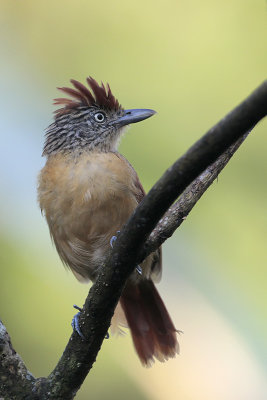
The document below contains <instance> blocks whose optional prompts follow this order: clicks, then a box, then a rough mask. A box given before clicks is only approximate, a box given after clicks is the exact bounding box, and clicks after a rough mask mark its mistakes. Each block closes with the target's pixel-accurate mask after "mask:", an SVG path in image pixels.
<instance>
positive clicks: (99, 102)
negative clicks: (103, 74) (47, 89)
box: [54, 76, 122, 115]
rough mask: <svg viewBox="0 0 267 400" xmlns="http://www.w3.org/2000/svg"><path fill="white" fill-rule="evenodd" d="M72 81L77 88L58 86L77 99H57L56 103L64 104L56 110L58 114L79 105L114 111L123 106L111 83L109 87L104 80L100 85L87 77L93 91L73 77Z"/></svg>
mask: <svg viewBox="0 0 267 400" xmlns="http://www.w3.org/2000/svg"><path fill="white" fill-rule="evenodd" d="M70 82H71V83H72V85H73V86H74V88H75V89H72V88H68V87H62V88H58V90H61V91H62V92H63V93H65V94H67V95H68V96H70V97H72V98H74V99H75V100H72V99H68V98H57V99H55V103H54V104H56V105H57V104H60V105H63V107H62V108H60V109H58V110H56V111H55V112H56V114H57V115H60V114H64V113H65V112H68V111H70V110H71V109H73V108H76V107H79V106H88V107H90V106H99V107H102V108H105V109H108V110H114V111H117V110H119V109H121V108H122V107H121V106H120V104H119V102H118V100H117V99H116V98H115V97H114V95H113V94H112V92H111V89H110V86H109V84H107V87H105V85H104V84H103V82H102V83H101V85H99V84H98V83H97V81H96V80H95V79H93V78H92V77H91V76H90V77H88V78H87V83H88V85H89V87H90V88H91V91H92V92H91V91H90V90H89V89H88V88H87V87H86V86H84V85H83V84H82V83H81V82H78V81H76V80H75V79H71V80H70Z"/></svg>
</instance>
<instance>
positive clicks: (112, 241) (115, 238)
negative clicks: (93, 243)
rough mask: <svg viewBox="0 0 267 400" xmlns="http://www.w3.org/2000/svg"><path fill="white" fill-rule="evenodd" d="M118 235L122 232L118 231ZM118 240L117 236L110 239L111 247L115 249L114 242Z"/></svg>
mask: <svg viewBox="0 0 267 400" xmlns="http://www.w3.org/2000/svg"><path fill="white" fill-rule="evenodd" d="M117 233H120V231H117ZM116 240H117V236H112V238H111V239H110V242H109V244H110V247H111V248H112V249H113V244H114V242H115V241H116Z"/></svg>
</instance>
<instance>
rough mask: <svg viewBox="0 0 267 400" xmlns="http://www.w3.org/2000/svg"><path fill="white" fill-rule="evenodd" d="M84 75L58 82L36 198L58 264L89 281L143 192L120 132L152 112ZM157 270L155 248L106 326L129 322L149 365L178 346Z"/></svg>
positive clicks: (165, 357) (115, 329)
mask: <svg viewBox="0 0 267 400" xmlns="http://www.w3.org/2000/svg"><path fill="white" fill-rule="evenodd" d="M86 80H87V85H84V84H82V83H81V82H79V81H77V80H75V79H71V80H70V82H71V84H72V87H60V88H57V89H59V90H60V91H61V92H63V93H64V96H65V97H60V98H57V99H55V102H54V104H55V105H56V106H59V108H58V109H57V110H56V111H55V116H54V121H53V123H51V124H50V125H49V126H48V128H47V130H46V133H45V141H44V147H43V154H42V155H43V156H44V157H46V163H45V165H44V167H43V168H42V170H41V171H40V174H39V178H38V200H39V205H40V208H41V210H42V213H43V214H44V216H45V218H46V221H47V224H48V227H49V231H50V235H51V238H52V241H53V243H54V245H55V247H56V249H57V252H58V254H59V257H60V258H61V260H62V262H63V264H64V265H65V266H67V267H68V268H70V269H71V271H72V272H73V274H74V276H75V277H76V278H77V279H78V280H79V281H81V282H87V281H92V282H95V280H96V278H97V276H98V273H99V271H100V269H101V265H102V264H103V263H104V261H105V259H106V257H107V256H108V254H109V253H110V251H111V246H112V242H113V240H114V239H116V233H117V232H118V231H120V229H121V228H122V227H123V225H124V224H125V223H126V222H127V220H128V219H129V217H130V216H131V214H132V213H133V211H134V210H135V208H136V207H137V206H138V204H139V203H140V202H141V201H142V199H143V198H144V196H145V191H144V189H143V187H142V184H141V182H140V180H139V178H138V175H137V173H136V171H135V170H134V168H133V167H132V165H131V164H130V163H129V161H128V160H127V159H126V158H125V157H124V156H123V155H122V154H120V153H119V152H118V146H119V141H120V138H121V137H122V135H123V133H124V131H125V128H126V127H127V126H128V125H130V124H133V123H137V122H139V121H143V120H145V119H147V118H149V117H151V116H153V115H154V114H155V111H154V110H150V109H126V110H125V109H124V108H123V107H122V106H121V105H120V104H119V101H118V100H117V99H116V98H115V96H114V95H113V93H112V91H111V89H110V86H109V84H106V85H104V84H103V82H101V84H99V83H98V82H97V81H96V80H95V79H93V78H92V77H91V76H89V77H88V78H87V79H86ZM66 95H67V97H66ZM161 271H162V255H161V248H159V249H158V250H157V251H155V252H154V253H152V254H150V255H149V256H148V257H147V258H146V259H145V260H144V261H143V262H142V263H141V264H140V265H139V266H137V268H136V270H135V271H134V272H133V273H132V274H131V275H130V277H129V278H128V280H127V282H126V284H125V287H124V289H123V292H122V294H121V297H120V300H119V303H118V305H117V307H116V309H115V312H114V315H113V318H112V321H111V327H110V330H111V333H112V334H115V333H120V332H123V329H124V328H125V327H126V328H129V329H130V332H131V336H132V340H133V344H134V347H135V350H136V352H137V355H138V356H139V359H140V361H141V363H142V364H143V365H144V366H147V367H149V366H151V365H152V364H153V363H154V361H155V360H156V359H157V360H159V361H161V362H163V361H166V360H168V359H169V358H173V357H175V356H176V354H178V353H179V343H178V340H177V333H179V331H177V329H176V328H175V326H174V324H173V322H172V320H171V317H170V315H169V313H168V311H167V309H166V307H165V305H164V303H163V301H162V299H161V297H160V295H159V293H158V291H157V289H156V287H155V283H157V282H158V281H159V280H160V279H161ZM78 333H79V332H78Z"/></svg>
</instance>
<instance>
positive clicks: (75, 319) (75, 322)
mask: <svg viewBox="0 0 267 400" xmlns="http://www.w3.org/2000/svg"><path fill="white" fill-rule="evenodd" d="M73 307H74V308H76V310H79V312H77V314H75V315H74V317H73V318H72V321H71V326H72V329H73V330H74V331H76V332H77V333H78V335H79V336H81V338H82V339H83V340H85V337H84V335H83V334H82V331H81V328H80V324H79V318H80V314H81V311H82V309H81V308H80V307H78V306H76V304H74V306H73ZM105 339H109V333H108V332H107V333H106V336H105Z"/></svg>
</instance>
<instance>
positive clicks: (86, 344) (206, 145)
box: [0, 82, 267, 400]
mask: <svg viewBox="0 0 267 400" xmlns="http://www.w3.org/2000/svg"><path fill="white" fill-rule="evenodd" d="M266 115H267V82H264V83H263V84H262V85H261V86H260V87H259V88H258V89H256V90H255V91H254V92H253V93H252V94H251V95H250V96H249V97H248V98H247V99H246V100H245V101H243V102H242V103H241V104H240V105H239V106H238V107H236V108H235V109H234V110H233V111H232V112H231V113H230V114H228V115H227V116H226V117H225V118H223V119H222V120H221V121H220V122H219V123H218V124H217V125H215V126H214V127H213V128H212V129H211V130H210V131H208V133H206V135H204V136H203V137H202V138H201V139H200V140H199V141H198V142H196V143H195V145H193V146H192V147H191V148H190V149H189V150H188V151H187V152H186V153H185V154H184V155H183V156H182V157H181V158H180V159H179V160H177V161H176V162H175V163H174V164H173V166H172V167H170V168H169V169H168V170H167V171H166V172H165V174H164V175H163V176H162V178H160V179H159V181H158V182H157V183H156V184H155V185H154V186H153V188H152V189H151V190H150V192H149V193H148V195H147V196H146V197H145V198H144V199H143V201H142V203H140V204H139V206H138V207H137V209H136V210H135V212H134V213H133V215H132V216H131V217H130V219H129V220H128V222H127V223H126V225H125V226H124V228H123V229H122V231H121V233H120V234H119V236H118V238H117V240H116V242H115V245H114V248H113V250H112V251H111V253H110V255H109V257H108V258H107V260H106V262H105V265H103V267H102V268H101V270H100V273H99V276H98V278H97V280H96V282H95V284H94V285H93V286H92V287H91V289H90V291H89V294H88V297H87V299H86V301H85V304H84V307H83V311H82V313H81V318H80V325H81V329H82V331H83V334H84V336H85V337H86V340H82V339H81V338H80V337H79V336H78V335H77V333H72V335H71V338H70V340H69V342H68V344H67V346H66V348H65V351H64V353H63V355H62V357H61V359H60V360H59V362H58V364H57V366H56V367H55V369H54V371H53V372H52V373H51V374H50V375H49V377H48V378H41V379H37V380H36V381H35V384H34V393H33V392H31V393H30V392H29V396H28V397H27V399H33V398H35V397H33V396H36V394H37V395H38V398H39V399H57V400H61V399H64V400H68V399H72V398H73V397H74V396H75V394H76V392H77V390H78V389H79V387H80V386H81V384H82V383H83V381H84V379H85V377H86V375H87V374H88V372H89V370H90V369H91V368H92V365H93V363H94V361H95V359H96V356H97V353H98V351H99V349H100V347H101V344H102V342H103V340H104V337H105V335H106V332H107V330H108V328H109V325H110V321H111V318H112V315H113V312H114V309H115V307H116V304H117V302H118V300H119V298H120V295H121V292H122V290H123V287H124V284H125V282H126V280H127V278H128V277H129V275H130V274H131V273H132V272H133V270H134V268H135V266H136V265H137V264H138V263H139V262H140V261H141V260H142V259H143V258H144V257H145V256H146V255H147V254H149V252H151V251H153V250H154V249H155V248H157V246H158V245H160V244H161V243H162V242H163V241H164V240H165V239H164V237H165V236H167V237H168V236H170V235H171V234H172V233H173V231H174V230H175V229H176V228H177V226H179V224H180V223H181V221H180V223H179V218H183V217H184V216H186V215H187V213H188V212H189V211H190V210H191V209H192V207H193V206H194V204H195V203H196V202H197V200H198V198H200V196H201V195H202V194H203V193H204V191H205V190H206V189H207V187H208V186H209V185H210V183H211V182H212V180H213V179H215V177H216V176H217V175H218V173H219V171H220V170H221V169H222V168H223V167H224V165H225V164H226V163H227V162H228V161H229V159H230V157H231V152H232V153H233V152H234V151H235V150H236V148H238V146H239V145H240V144H241V142H242V139H243V138H242V137H243V136H244V135H245V134H246V132H248V131H249V130H250V129H252V128H253V126H254V125H255V124H256V123H257V122H258V121H260V120H261V119H262V118H263V117H264V116H266ZM241 138H242V139H241ZM237 141H238V142H237ZM234 143H236V144H235V145H234ZM230 146H232V147H231V148H230V149H229V152H230V153H229V154H228V156H227V153H225V154H224V155H223V156H222V157H220V155H221V154H222V153H224V152H227V149H228V148H229V147H230ZM235 146H237V147H236V148H235ZM229 155H230V157H229ZM218 157H220V158H221V161H220V159H219V160H218V164H216V162H215V161H216V160H217V159H218ZM224 157H226V159H225V161H224V162H225V164H224V162H222V160H223V158H224ZM227 157H229V159H228V160H227ZM226 160H227V161H226ZM212 163H215V164H213V166H211V167H209V166H210V165H211V164H212ZM205 169H207V170H206V171H205V172H204V173H203V171H204V170H205ZM201 174H202V175H201ZM189 185H190V186H189ZM188 186H189V187H188ZM202 186H203V187H202ZM187 187H188V189H187V190H185V189H186V188H187ZM183 192H184V193H183ZM182 193H183V195H182V196H181V197H180V199H179V200H178V202H177V203H176V205H173V206H172V207H171V209H170V211H169V212H168V213H167V214H166V215H165V218H166V217H168V216H169V217H170V214H171V215H172V212H174V213H175V215H174V218H169V219H168V221H167V222H168V223H167V224H166V225H163V224H164V223H165V222H166V219H165V220H164V218H163V220H162V221H161V222H160V225H159V226H158V227H157V228H156V229H155V227H156V225H157V224H158V222H159V221H160V219H161V218H162V217H163V215H164V214H165V213H166V212H167V210H168V209H169V207H170V206H171V205H172V204H173V202H174V201H175V200H176V199H177V198H178V196H180V195H181V194H182ZM198 196H199V197H198ZM177 216H178V218H177ZM163 227H164V228H163ZM153 229H155V230H154V233H153V234H152V235H151V232H152V230H153ZM149 235H150V236H149ZM144 243H145V245H144ZM0 388H2V387H1V383H0Z"/></svg>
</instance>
